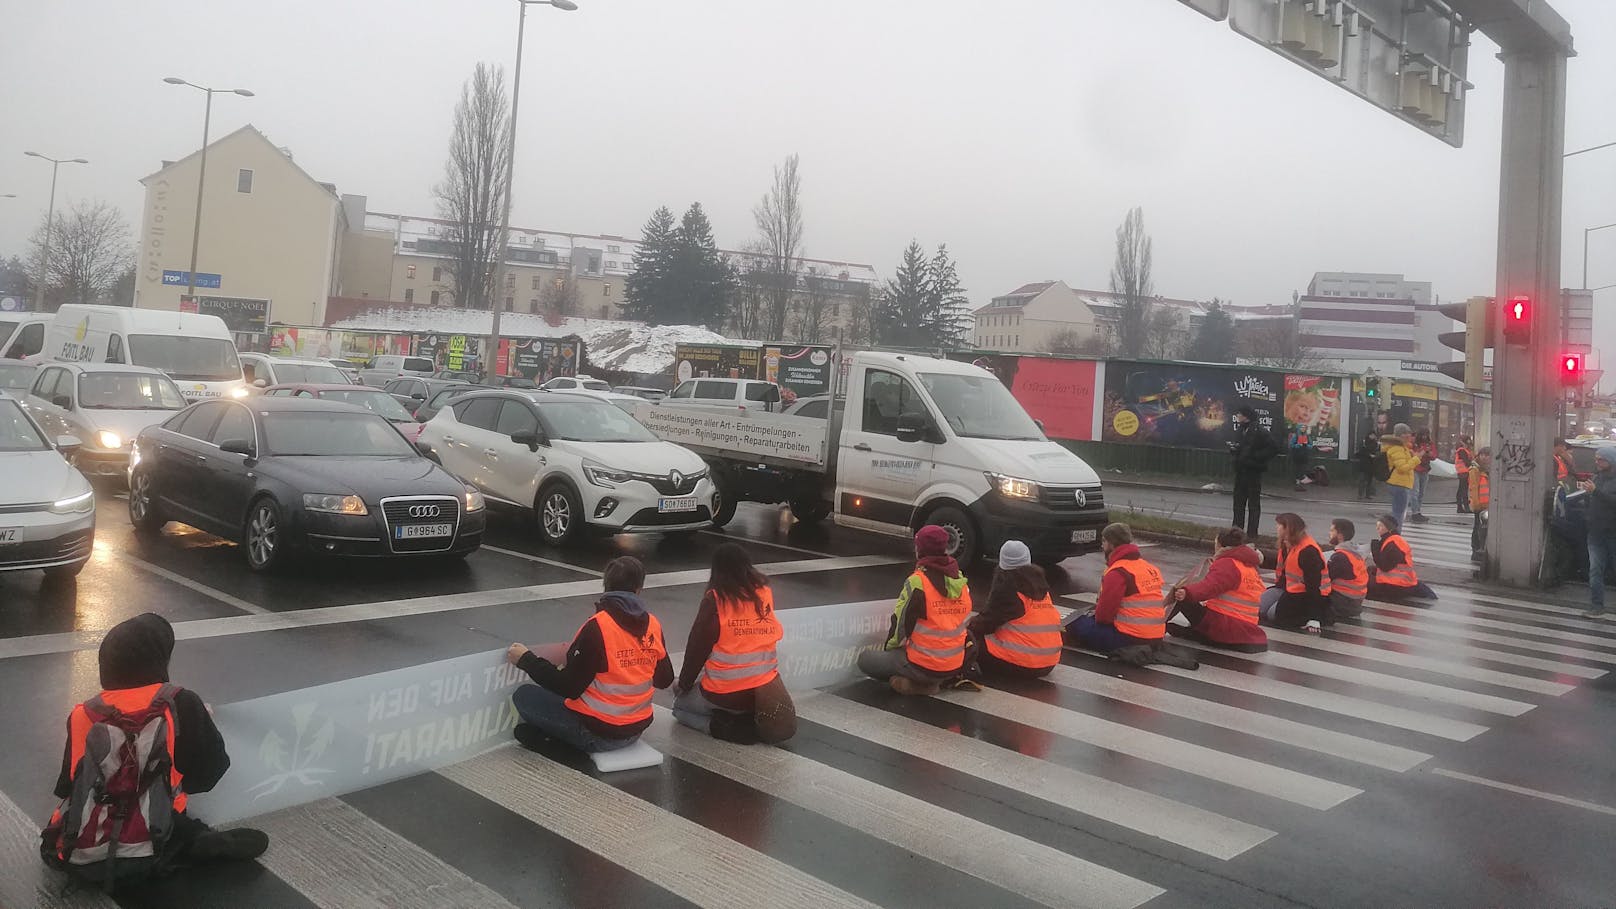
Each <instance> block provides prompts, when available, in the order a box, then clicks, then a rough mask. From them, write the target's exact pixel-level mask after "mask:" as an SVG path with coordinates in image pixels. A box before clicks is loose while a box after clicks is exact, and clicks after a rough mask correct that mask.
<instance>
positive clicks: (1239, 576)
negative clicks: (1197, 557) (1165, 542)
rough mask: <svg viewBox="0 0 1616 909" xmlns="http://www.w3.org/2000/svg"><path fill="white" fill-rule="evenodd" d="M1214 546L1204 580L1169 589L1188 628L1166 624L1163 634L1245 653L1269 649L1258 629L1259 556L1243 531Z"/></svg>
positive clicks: (1225, 533) (1232, 529)
mask: <svg viewBox="0 0 1616 909" xmlns="http://www.w3.org/2000/svg"><path fill="white" fill-rule="evenodd" d="M1213 545H1214V547H1215V549H1214V552H1213V554H1212V564H1211V565H1210V566H1209V567H1208V568H1207V572H1206V577H1204V578H1202V579H1201V580H1199V581H1196V582H1194V583H1191V584H1187V585H1185V586H1182V587H1178V588H1175V589H1174V590H1173V599H1174V600H1175V601H1176V605H1175V606H1174V609H1175V610H1176V611H1177V612H1179V613H1181V614H1182V615H1183V616H1184V617H1185V618H1186V619H1188V620H1189V623H1190V624H1189V626H1188V627H1187V628H1186V627H1185V626H1182V625H1176V624H1169V625H1168V626H1167V630H1168V631H1169V632H1171V633H1172V634H1175V635H1182V636H1184V637H1187V638H1192V639H1194V640H1198V641H1203V642H1205V643H1207V644H1212V645H1215V646H1218V647H1225V648H1228V649H1230V650H1238V651H1241V652H1243V653H1258V652H1261V651H1264V650H1267V649H1268V635H1267V634H1265V633H1264V632H1263V630H1262V629H1261V628H1260V627H1258V625H1257V610H1258V604H1259V601H1260V600H1261V599H1262V595H1263V581H1262V576H1261V575H1260V574H1259V573H1258V569H1259V568H1261V567H1262V556H1260V555H1258V554H1257V551H1256V550H1255V549H1252V548H1251V547H1250V546H1247V545H1246V534H1245V531H1242V530H1241V529H1240V528H1238V527H1230V528H1228V529H1227V530H1224V531H1222V532H1220V533H1219V534H1218V536H1217V540H1216V541H1215V542H1214V544H1213Z"/></svg>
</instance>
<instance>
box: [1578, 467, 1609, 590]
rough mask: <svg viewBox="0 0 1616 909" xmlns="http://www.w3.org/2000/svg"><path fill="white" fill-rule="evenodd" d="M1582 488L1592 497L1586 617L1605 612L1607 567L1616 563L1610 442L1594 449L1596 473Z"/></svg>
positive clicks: (1585, 481) (1583, 482) (1580, 484)
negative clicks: (1596, 449)
mask: <svg viewBox="0 0 1616 909" xmlns="http://www.w3.org/2000/svg"><path fill="white" fill-rule="evenodd" d="M1577 486H1578V488H1580V489H1582V490H1583V491H1584V492H1586V493H1589V500H1588V595H1589V598H1590V604H1589V607H1588V611H1587V612H1585V613H1583V617H1584V618H1590V619H1597V618H1600V617H1602V616H1604V615H1605V570H1606V569H1607V568H1609V567H1610V566H1611V564H1612V563H1616V448H1613V447H1611V446H1609V445H1606V446H1605V447H1603V448H1601V449H1599V451H1597V452H1595V453H1594V475H1593V478H1592V479H1588V480H1583V481H1582V482H1580V483H1578V484H1577Z"/></svg>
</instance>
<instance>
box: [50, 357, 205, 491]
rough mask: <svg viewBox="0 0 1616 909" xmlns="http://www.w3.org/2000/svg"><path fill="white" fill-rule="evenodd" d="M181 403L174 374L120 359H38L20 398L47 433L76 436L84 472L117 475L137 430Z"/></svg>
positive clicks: (126, 464) (180, 407) (122, 473)
mask: <svg viewBox="0 0 1616 909" xmlns="http://www.w3.org/2000/svg"><path fill="white" fill-rule="evenodd" d="M19 397H22V396H20V395H19ZM185 403H186V402H185V397H184V395H182V394H181V393H180V389H179V386H177V385H175V384H174V380H173V379H170V378H169V377H168V376H166V375H164V374H163V373H161V372H159V371H158V370H155V369H148V368H146V367H144V366H128V365H124V364H121V363H51V362H47V363H42V364H40V367H39V375H38V377H37V378H36V379H35V380H34V387H33V389H32V392H31V393H30V394H29V395H28V396H27V397H26V398H23V406H24V407H26V408H27V409H28V415H29V416H31V417H33V418H34V422H36V423H38V424H39V425H40V426H41V427H42V428H43V429H44V430H45V437H46V438H55V437H57V436H74V437H76V438H78V439H79V440H80V444H81V447H80V448H79V450H78V454H77V456H76V457H75V459H74V465H75V466H76V467H78V469H79V470H80V471H82V472H83V473H84V475H85V476H88V477H108V478H111V479H115V480H123V479H124V478H125V476H126V475H127V474H128V471H129V448H130V444H131V443H132V442H134V440H135V436H136V435H138V434H139V433H140V431H141V430H142V429H145V428H146V427H148V426H152V425H154V424H157V423H161V422H163V421H164V420H166V419H168V418H169V417H171V416H173V415H174V414H175V413H177V412H179V411H181V410H184V409H185Z"/></svg>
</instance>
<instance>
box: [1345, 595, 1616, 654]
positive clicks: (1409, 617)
mask: <svg viewBox="0 0 1616 909" xmlns="http://www.w3.org/2000/svg"><path fill="white" fill-rule="evenodd" d="M1364 610H1365V611H1369V610H1373V611H1374V612H1375V613H1376V614H1378V615H1383V616H1387V617H1389V618H1393V619H1397V620H1398V621H1403V622H1408V623H1409V624H1410V625H1416V626H1422V627H1430V626H1432V625H1469V626H1474V627H1476V628H1496V629H1498V630H1500V631H1511V632H1514V633H1516V634H1523V635H1538V636H1541V637H1546V638H1553V639H1554V640H1557V641H1571V642H1574V643H1577V644H1592V645H1593V646H1595V647H1612V648H1616V638H1608V637H1600V636H1598V635H1592V634H1578V633H1576V632H1574V631H1558V630H1556V629H1553V628H1534V627H1533V626H1531V625H1520V624H1517V623H1515V622H1504V621H1500V620H1498V619H1488V618H1482V617H1480V616H1473V615H1460V614H1458V613H1454V612H1439V611H1437V610H1435V609H1420V608H1419V607H1413V606H1399V605H1397V604H1395V603H1380V602H1378V601H1373V600H1365V601H1364Z"/></svg>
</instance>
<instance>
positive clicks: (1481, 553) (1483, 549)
mask: <svg viewBox="0 0 1616 909" xmlns="http://www.w3.org/2000/svg"><path fill="white" fill-rule="evenodd" d="M1492 472H1493V450H1492V449H1491V448H1487V447H1483V448H1481V449H1480V450H1478V451H1477V452H1476V463H1475V464H1473V465H1471V467H1470V475H1469V477H1467V478H1466V479H1467V480H1468V485H1469V487H1470V492H1469V498H1468V501H1469V503H1470V507H1471V511H1472V514H1473V515H1474V517H1472V518H1471V519H1470V558H1471V560H1472V561H1477V562H1479V561H1481V560H1482V559H1484V558H1486V557H1487V519H1486V517H1485V515H1486V514H1487V506H1488V505H1489V504H1490V503H1491V502H1492V499H1493V494H1492Z"/></svg>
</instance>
